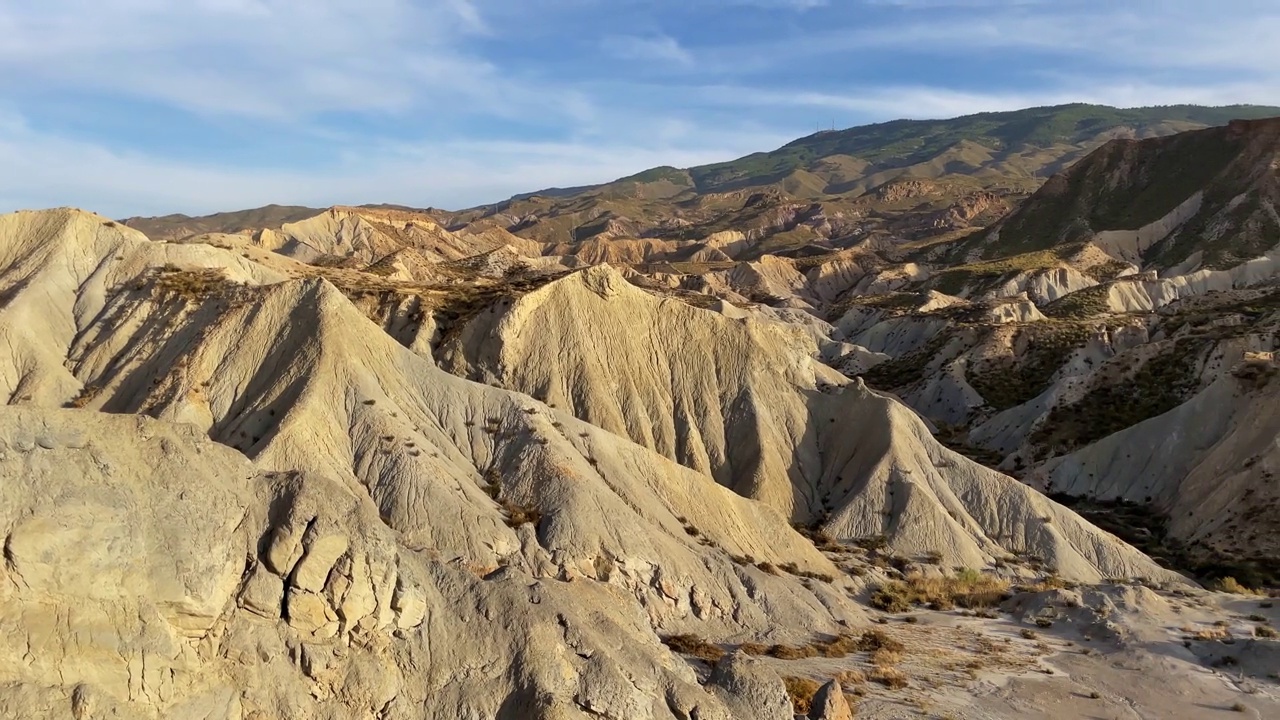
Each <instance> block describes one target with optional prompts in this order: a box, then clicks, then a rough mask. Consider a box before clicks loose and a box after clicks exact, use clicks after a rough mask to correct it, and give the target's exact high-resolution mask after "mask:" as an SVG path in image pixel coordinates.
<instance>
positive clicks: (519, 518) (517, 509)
mask: <svg viewBox="0 0 1280 720" xmlns="http://www.w3.org/2000/svg"><path fill="white" fill-rule="evenodd" d="M500 502H501V503H502V512H503V513H504V514H505V515H506V516H507V517H506V521H507V527H513V528H514V527H520V526H521V525H526V524H530V523H532V524H534V525H537V524H538V521H539V520H541V519H542V513H541V512H539V511H538V510H537V508H531V507H528V506H525V505H516V504H515V503H513V502H511V501H510V500H501V501H500Z"/></svg>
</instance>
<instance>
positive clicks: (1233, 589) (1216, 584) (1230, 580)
mask: <svg viewBox="0 0 1280 720" xmlns="http://www.w3.org/2000/svg"><path fill="white" fill-rule="evenodd" d="M1208 587H1209V589H1210V590H1215V591H1217V592H1224V593H1232V594H1233V595H1261V594H1262V593H1261V592H1259V591H1258V590H1254V589H1253V588H1249V587H1245V586H1244V585H1242V584H1240V581H1239V580H1236V579H1235V578H1234V577H1231V576H1227V577H1224V578H1221V579H1218V580H1214V581H1213V582H1210V583H1209V584H1208Z"/></svg>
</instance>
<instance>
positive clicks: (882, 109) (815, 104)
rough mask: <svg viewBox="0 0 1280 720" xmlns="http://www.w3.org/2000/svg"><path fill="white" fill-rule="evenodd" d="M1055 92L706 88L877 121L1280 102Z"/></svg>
mask: <svg viewBox="0 0 1280 720" xmlns="http://www.w3.org/2000/svg"><path fill="white" fill-rule="evenodd" d="M1055 85H1056V87H1052V88H1046V89H1044V90H1040V91H1032V92H990V93H983V92H963V91H957V90H951V89H947V88H939V87H927V86H901V87H866V88H861V89H855V90H851V91H849V92H847V93H824V92H815V91H806V90H795V91H792V90H761V89H755V88H746V87H735V86H723V85H722V86H712V87H705V88H701V89H700V90H699V91H698V94H699V95H700V96H701V97H703V98H705V99H707V100H710V101H712V102H716V103H720V104H724V105H729V106H735V105H736V106H740V107H790V108H806V107H807V108H813V109H814V110H836V111H840V112H847V113H856V114H859V115H863V116H869V117H871V118H874V119H876V120H890V119H898V118H910V119H936V118H950V117H957V116H960V115H971V114H974V113H980V112H995V111H1002V110H1019V109H1022V108H1028V107H1039V106H1044V105H1062V104H1067V103H1077V102H1084V103H1093V104H1098V105H1112V106H1116V107H1136V106H1150V105H1178V104H1196V105H1235V104H1256V103H1257V102H1258V101H1259V99H1260V98H1261V99H1266V98H1280V82H1273V83H1270V84H1260V83H1252V82H1241V83H1223V84H1210V85H1157V84H1145V83H1115V84H1107V85H1101V84H1097V83H1095V82H1093V81H1092V80H1091V79H1088V78H1062V82H1061V83H1055Z"/></svg>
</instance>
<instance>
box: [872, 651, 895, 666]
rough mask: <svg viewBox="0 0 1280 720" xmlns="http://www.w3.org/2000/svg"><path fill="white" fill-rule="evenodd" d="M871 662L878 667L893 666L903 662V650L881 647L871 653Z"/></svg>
mask: <svg viewBox="0 0 1280 720" xmlns="http://www.w3.org/2000/svg"><path fill="white" fill-rule="evenodd" d="M871 664H872V665H874V666H876V667H893V666H895V665H901V664H902V651H901V650H889V649H887V648H880V649H879V650H876V651H875V652H873V653H871Z"/></svg>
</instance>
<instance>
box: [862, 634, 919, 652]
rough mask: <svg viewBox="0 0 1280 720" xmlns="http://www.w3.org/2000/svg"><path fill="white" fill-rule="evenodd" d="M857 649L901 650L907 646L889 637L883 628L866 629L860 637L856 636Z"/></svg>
mask: <svg viewBox="0 0 1280 720" xmlns="http://www.w3.org/2000/svg"><path fill="white" fill-rule="evenodd" d="M858 649H859V650H861V651H862V652H875V651H877V650H889V651H891V652H902V651H903V650H906V649H907V646H906V645H903V644H902V643H900V642H898V641H897V640H895V639H893V638H892V637H889V634H888V633H886V632H885V631H883V630H868V631H866V632H864V633H862V637H860V638H858Z"/></svg>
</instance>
